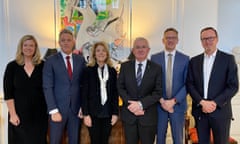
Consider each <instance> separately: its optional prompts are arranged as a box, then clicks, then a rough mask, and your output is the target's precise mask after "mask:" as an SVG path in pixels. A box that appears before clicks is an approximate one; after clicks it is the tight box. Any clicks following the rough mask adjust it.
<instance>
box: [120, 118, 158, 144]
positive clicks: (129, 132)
mask: <svg viewBox="0 0 240 144" xmlns="http://www.w3.org/2000/svg"><path fill="white" fill-rule="evenodd" d="M124 132H125V138H126V144H139V141H140V142H141V144H153V143H154V140H155V135H156V132H157V126H156V125H141V124H140V123H139V122H138V120H137V121H136V122H135V123H134V124H128V123H126V122H124Z"/></svg>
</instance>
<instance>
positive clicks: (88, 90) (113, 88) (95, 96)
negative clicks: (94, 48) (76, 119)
mask: <svg viewBox="0 0 240 144" xmlns="http://www.w3.org/2000/svg"><path fill="white" fill-rule="evenodd" d="M97 68H98V66H97V65H95V66H94V67H90V66H88V67H87V68H86V69H85V71H84V75H83V90H82V92H83V93H82V98H83V100H82V111H83V115H90V116H97V115H98V114H99V113H100V112H101V111H102V109H103V106H102V105H101V96H100V80H99V78H98V72H97ZM108 71H109V79H108V81H107V97H108V98H107V102H106V104H105V105H107V106H108V107H107V109H108V112H109V116H111V115H118V92H117V72H116V70H115V69H114V68H112V67H108Z"/></svg>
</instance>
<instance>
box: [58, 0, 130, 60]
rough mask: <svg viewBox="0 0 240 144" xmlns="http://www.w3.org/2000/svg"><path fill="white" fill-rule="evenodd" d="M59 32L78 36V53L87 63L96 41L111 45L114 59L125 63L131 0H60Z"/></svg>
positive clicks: (128, 48)
mask: <svg viewBox="0 0 240 144" xmlns="http://www.w3.org/2000/svg"><path fill="white" fill-rule="evenodd" d="M56 4H57V7H56V8H57V9H56V10H57V12H56V13H57V19H58V18H59V19H58V20H59V21H57V24H59V25H60V26H58V27H59V28H58V30H57V31H60V30H61V29H63V28H67V29H69V30H71V31H72V32H73V33H74V35H75V37H76V47H75V49H76V51H78V52H80V53H82V54H83V55H84V57H85V58H86V60H88V57H89V55H90V49H91V47H92V45H93V44H94V42H96V41H105V42H107V43H108V44H109V49H110V53H111V57H112V59H113V60H114V61H115V62H116V63H121V62H122V61H125V60H126V59H127V58H128V56H129V54H130V43H131V37H130V35H131V28H130V26H131V24H130V22H131V20H130V18H131V17H130V10H131V8H130V6H131V3H130V0H58V1H57V3H56Z"/></svg>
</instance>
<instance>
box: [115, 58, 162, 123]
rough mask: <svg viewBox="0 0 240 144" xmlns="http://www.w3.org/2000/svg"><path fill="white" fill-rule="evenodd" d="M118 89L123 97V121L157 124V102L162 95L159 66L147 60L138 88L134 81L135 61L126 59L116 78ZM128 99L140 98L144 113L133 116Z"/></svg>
mask: <svg viewBox="0 0 240 144" xmlns="http://www.w3.org/2000/svg"><path fill="white" fill-rule="evenodd" d="M118 91H119V95H120V96H121V98H122V99H123V107H122V113H121V118H122V120H123V121H124V122H126V123H129V124H132V123H134V122H135V121H136V120H137V119H138V120H139V123H141V124H142V125H156V124H157V102H158V100H159V99H160V98H161V96H162V74H161V66H159V65H158V64H156V63H153V62H151V61H147V65H146V69H145V72H144V74H143V78H142V83H141V85H140V87H139V88H138V86H137V82H136V72H135V61H134V60H133V61H128V62H125V63H123V64H122V65H121V69H120V74H119V78H118ZM128 100H140V101H141V103H142V105H143V109H144V110H145V113H144V115H143V116H135V115H134V114H133V113H131V112H130V111H129V110H128V109H127V107H128Z"/></svg>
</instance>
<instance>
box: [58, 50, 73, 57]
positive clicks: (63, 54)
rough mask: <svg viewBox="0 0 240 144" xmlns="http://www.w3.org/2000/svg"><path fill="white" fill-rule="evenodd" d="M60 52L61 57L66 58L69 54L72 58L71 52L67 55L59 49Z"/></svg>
mask: <svg viewBox="0 0 240 144" xmlns="http://www.w3.org/2000/svg"><path fill="white" fill-rule="evenodd" d="M60 52H61V54H62V56H63V58H66V56H70V58H72V53H71V54H69V55H67V54H65V53H64V52H63V51H60Z"/></svg>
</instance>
